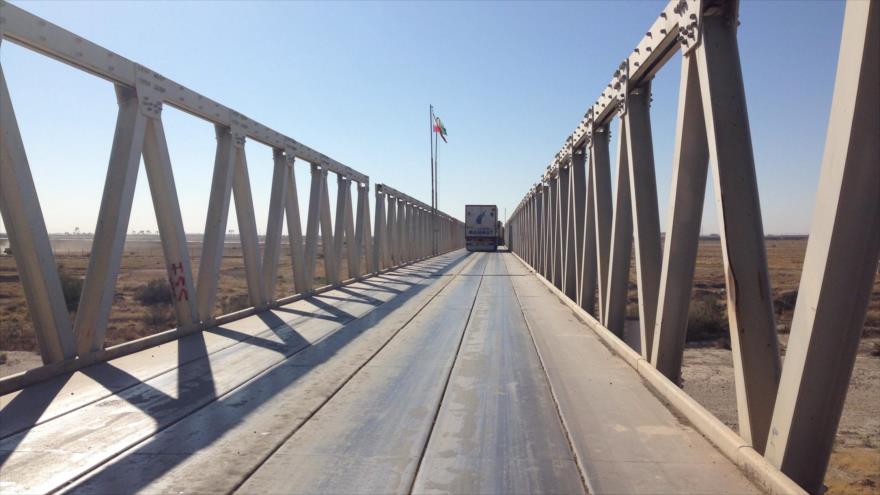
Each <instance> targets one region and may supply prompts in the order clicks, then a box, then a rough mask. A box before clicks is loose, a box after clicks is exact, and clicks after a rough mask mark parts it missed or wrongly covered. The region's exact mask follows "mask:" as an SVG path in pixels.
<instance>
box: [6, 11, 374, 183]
mask: <svg viewBox="0 0 880 495" xmlns="http://www.w3.org/2000/svg"><path fill="white" fill-rule="evenodd" d="M0 34H2V37H3V38H4V39H7V40H9V41H12V42H14V43H17V44H19V45H22V46H24V47H26V48H29V49H31V50H34V51H37V52H40V53H43V54H45V55H47V56H49V57H52V58H55V59H57V60H59V61H61V62H64V63H66V64H69V65H72V66H74V67H76V68H78V69H81V70H83V71H86V72H90V73H92V74H94V75H96V76H99V77H101V78H104V79H107V80H108V81H110V82H112V83H115V84H120V85H123V86H127V87H130V88H137V89H138V90H139V91H138V92H139V94H143V93H146V94H147V96H146V98H147V99H150V98H152V99H153V101H152V103H156V104H161V103H166V104H168V105H171V106H173V107H175V108H178V109H180V110H183V111H184V112H187V113H189V114H192V115H194V116H196V117H200V118H202V119H205V120H207V121H209V122H212V123H214V124H217V125H221V126H225V127H229V128H231V129H232V131H233V134H239V135H240V136H242V137H248V138H250V139H253V140H254V141H257V142H260V143H262V144H265V145H266V146H270V147H272V148H276V149H281V150H286V151H290V152H292V153H293V154H294V155H295V156H296V157H297V158H300V159H302V160H305V161H307V162H309V163H312V164H315V165H318V166H320V167H321V168H325V169H327V170H329V171H331V172H334V173H336V174H339V175H343V176H345V177H348V178H350V179H351V180H353V181H356V182H360V183H362V184H368V183H369V177H367V176H366V175H364V174H362V173H360V172H358V171H356V170H354V169H352V168H351V167H348V166H346V165H343V164H342V163H340V162H338V161H336V160H334V159H332V158H330V157H328V156H327V155H324V154H323V153H320V152H318V151H316V150H313V149H311V148H309V147H308V146H306V145H304V144H302V143H300V142H298V141H296V140H295V139H293V138H290V137H287V136H285V135H284V134H282V133H280V132H278V131H275V130H273V129H271V128H269V127H267V126H265V125H263V124H260V123H259V122H257V121H255V120H252V119H249V118H247V117H245V116H244V115H242V114H240V113H238V112H236V111H235V110H232V109H231V108H228V107H226V106H224V105H221V104H220V103H217V102H216V101H214V100H212V99H210V98H208V97H206V96H203V95H201V94H199V93H197V92H195V91H193V90H191V89H189V88H186V87H185V86H183V85H181V84H178V83H176V82H174V81H172V80H170V79H167V78H165V77H164V76H162V75H161V74H158V73H156V72H154V71H152V70H150V69H148V68H147V67H144V66H142V65H139V64H137V63H135V62H133V61H131V60H129V59H127V58H125V57H123V56H121V55H119V54H117V53H114V52H112V51H110V50H107V49H106V48H104V47H102V46H100V45H98V44H95V43H93V42H91V41H88V40H86V39H83V38H81V37H80V36H77V35H75V34H73V33H71V32H70V31H67V30H66V29H64V28H62V27H60V26H57V25H55V24H52V23H51V22H48V21H46V20H44V19H41V18H40V17H38V16H35V15H33V14H31V13H29V12H27V11H25V10H22V9H20V8H18V7H16V6H15V5H12V4H9V3H6V2H0Z"/></svg>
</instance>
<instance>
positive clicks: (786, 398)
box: [508, 0, 880, 492]
mask: <svg viewBox="0 0 880 495" xmlns="http://www.w3.org/2000/svg"><path fill="white" fill-rule="evenodd" d="M878 11H880V2H876V1H870V2H862V1H850V2H848V3H847V6H846V14H845V19H844V26H843V36H842V40H841V47H840V56H839V62H838V68H837V76H836V82H835V89H834V96H833V102H832V108H831V114H830V119H829V127H828V133H827V138H826V143H825V154H824V157H823V161H822V171H821V176H820V182H819V187H818V193H817V198H816V208H815V213H814V219H813V225H812V229H811V233H810V238H809V243H808V247H807V253H806V258H805V263H804V267H803V274H802V277H801V283H800V288H799V292H798V300H797V305H796V308H795V312H794V318H793V321H792V327H791V335H790V339H789V342H788V348H787V354H786V357H785V366H784V367H782V365H781V363H780V355H779V344H778V341H777V335H776V327H775V323H774V313H773V306H772V300H771V293H770V283H769V278H768V274H767V261H766V254H765V246H764V231H763V226H762V222H761V208H760V204H759V199H758V188H757V184H756V178H755V165H754V156H753V151H752V143H751V136H750V133H749V122H748V116H747V113H746V100H745V90H744V86H743V80H742V71H741V68H740V59H739V51H738V47H737V25H738V2H736V1H720V0H714V1H713V0H672V1H671V2H669V4H668V5H667V6H666V7H665V8H664V10H663V12H662V13H661V14H660V16H659V17H658V18H657V20H656V21H655V22H654V24H653V25H652V26H651V27H650V29H649V30H648V32H647V33H646V34H645V36H644V37H643V38H642V40H641V41H640V42H639V43H638V45H637V47H636V48H635V50H634V51H633V52H632V53H630V54H629V56H628V57H627V58H626V59H625V60H624V61H623V63H622V64H621V65H620V66H619V67H618V68H617V70H616V71H615V72H614V75H613V77H612V79H611V82H610V83H609V84H608V86H607V87H606V88H605V89H604V90H603V91H602V93H601V95H600V96H599V98H598V99H597V100H596V102H595V103H593V104H592V105H590V107H589V108H588V110H587V112H586V114H585V115H584V118H583V120H582V121H581V122H580V123H579V124H578V126H577V127H576V128H575V130H574V132H573V133H572V134H571V135H569V136H568V137H567V139H566V140H565V143H564V145H563V147H562V149H561V150H560V151H559V152H558V153H557V154H556V156H555V157H554V159H553V160H552V161H551V163H550V165H549V166H548V167H547V169H546V171H545V172H544V174H543V175H542V177H541V179H540V180H539V182H538V183H537V184H536V185H535V186H534V187H532V188H531V189H530V190H529V191H528V193H527V194H526V196H525V197H524V198H523V200H522V201H521V202H520V204H519V206H518V207H517V209H516V211H514V213H513V214H512V215H511V219H510V221H509V227H510V228H509V230H508V236H509V240H510V243H511V245H512V248H513V251H514V252H515V253H516V254H517V255H519V256H520V257H521V258H522V259H523V260H525V262H526V263H528V264H529V265H531V266H532V267H533V268H534V269H535V270H536V272H537V273H539V274H540V275H542V276H543V277H545V278H546V279H547V281H548V282H549V283H550V284H552V285H554V286H555V287H556V288H557V289H558V290H559V291H561V292H562V293H564V295H565V296H567V297H568V298H569V299H571V300H572V301H573V302H575V303H576V304H577V305H579V307H580V308H581V309H583V311H584V314H585V315H587V317H588V318H589V319H590V320H591V322H592V324H594V326H596V327H598V328H601V329H606V330H609V331H610V332H611V333H613V334H614V335H616V336H617V337H618V338H619V337H622V335H623V329H624V328H623V327H624V322H625V318H626V302H627V285H628V277H629V270H630V256H631V254H630V253H631V249H632V248H633V247H635V266H636V272H637V289H638V301H639V331H640V332H639V333H640V340H641V357H640V358H639V361H640V362H641V363H645V364H648V365H650V366H651V367H653V368H655V369H656V370H658V371H659V372H660V373H662V374H663V375H665V377H666V379H668V380H669V381H671V382H672V383H679V381H680V377H681V365H682V356H683V352H684V345H685V335H686V331H687V319H688V305H689V302H690V295H691V288H692V282H693V275H694V266H695V261H696V254H697V244H698V240H699V234H700V222H701V218H702V208H703V200H704V193H705V187H706V179H707V170H708V167H709V166H710V165H711V167H712V172H713V173H712V176H713V187H714V191H715V197H716V198H718V199H719V201H718V203H717V214H718V225H719V234H720V240H721V245H722V255H723V268H724V274H725V281H726V289H727V291H726V294H727V308H728V311H727V314H728V319H729V324H730V340H731V348H732V353H733V366H734V371H735V381H736V397H737V409H738V416H739V434H740V435H741V440H742V441H743V444H744V445H747V446H750V447H752V448H753V449H754V451H756V452H757V453H759V454H762V455H763V456H764V459H766V461H768V462H769V464H770V465H772V466H775V467H776V468H779V469H780V470H781V471H782V472H783V473H785V474H786V475H788V477H790V478H791V479H792V480H794V481H795V482H797V483H798V484H799V485H800V486H801V487H803V488H804V489H806V490H808V491H811V492H818V491H820V489H821V486H822V480H823V477H824V473H825V470H826V468H827V465H828V460H829V457H830V453H831V447H832V445H833V440H834V436H835V433H836V430H837V425H838V421H839V419H840V414H841V411H842V408H843V403H844V397H845V395H846V390H847V386H848V383H849V378H850V375H851V372H852V368H853V363H854V360H855V356H856V351H857V347H858V342H859V338H860V334H861V328H862V324H863V322H864V318H865V313H866V308H867V304H868V301H869V298H870V294H871V290H872V285H873V280H874V277H875V274H876V273H877V263H878V252H880V165H878V160H880V158H878V157H880V115H878V109H880V98H878V92H880V90H878V88H880V80H878V67H880V60H878V56H880V55H878V54H880V29H878V26H880V12H878ZM678 51H680V52H681V53H682V64H681V80H680V89H679V97H678V117H677V120H676V138H675V139H676V140H675V148H674V150H675V151H674V157H673V172H672V186H671V194H670V199H669V205H670V210H669V217H668V219H667V223H666V225H665V239H664V240H663V242H664V246H662V249H661V230H660V219H659V214H658V204H657V201H658V200H657V187H656V179H655V172H654V158H653V145H652V135H651V123H650V118H649V103H650V100H651V80H652V79H653V77H654V75H655V74H656V73H657V71H659V70H660V69H661V67H662V66H663V64H664V63H665V62H666V61H667V60H669V58H670V57H671V56H672V55H673V54H674V53H676V52H678ZM613 121H616V123H617V132H618V133H619V134H618V137H619V141H618V149H617V167H616V168H617V170H618V174H617V178H616V182H615V183H614V184H613V187H614V188H615V190H616V194H615V196H614V198H615V199H614V202H613V204H612V194H611V191H612V189H611V188H612V182H611V169H610V163H609V162H610V153H609V129H610V126H611V125H612V122H613ZM594 294H595V296H594ZM638 366H641V365H640V364H639V365H638ZM719 424H720V423H719ZM722 426H723V425H722ZM725 428H726V427H725ZM731 434H732V432H731ZM710 438H711V435H710ZM716 439H717V435H716ZM722 450H724V449H722ZM736 455H741V454H736Z"/></svg>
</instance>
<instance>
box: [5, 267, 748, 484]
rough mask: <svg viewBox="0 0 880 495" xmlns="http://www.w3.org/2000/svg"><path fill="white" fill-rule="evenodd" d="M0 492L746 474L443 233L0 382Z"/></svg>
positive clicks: (560, 316) (597, 347)
mask: <svg viewBox="0 0 880 495" xmlns="http://www.w3.org/2000/svg"><path fill="white" fill-rule="evenodd" d="M0 408H2V409H0V493H3V494H10V493H44V492H53V491H62V492H74V493H122V492H126V493H128V492H135V491H141V492H151V493H156V492H161V493H168V492H175V493H191V492H201V493H205V492H209V493H219V492H241V493H371V494H372V493H408V492H415V493H585V492H592V493H754V492H756V489H755V487H754V486H753V485H752V484H751V483H750V482H749V481H747V480H746V479H745V477H744V475H743V474H742V473H741V472H739V471H738V470H737V469H736V468H735V467H734V465H733V464H732V463H730V462H729V461H727V459H725V458H724V457H722V456H721V454H719V453H718V452H717V451H716V450H715V449H714V448H713V447H712V446H711V445H710V444H709V443H708V442H707V441H706V440H705V439H704V438H703V437H702V436H700V435H699V434H698V433H697V432H695V431H694V430H693V429H692V428H690V427H689V426H687V425H685V424H682V423H681V421H680V420H678V419H677V418H676V417H675V416H673V415H672V413H670V412H669V410H668V409H666V407H665V406H664V405H663V404H662V403H661V402H660V400H658V399H657V398H656V397H655V396H654V395H652V394H651V392H650V391H649V390H648V389H647V388H646V387H645V386H644V385H643V384H642V382H641V380H640V379H639V377H638V375H637V374H636V372H635V371H634V370H632V369H631V368H629V367H628V366H627V365H626V364H624V363H623V361H621V360H620V359H619V358H617V357H616V356H615V355H613V354H612V353H611V352H610V351H609V350H608V349H607V348H606V347H605V346H604V345H603V344H602V343H601V342H600V340H599V339H598V338H597V337H596V336H595V335H594V334H593V333H592V331H591V330H590V329H588V328H587V327H586V326H585V325H584V324H583V323H582V322H580V321H579V320H578V319H576V318H575V316H574V315H573V314H572V313H571V311H570V310H568V309H567V308H566V307H565V306H564V305H563V304H562V303H561V302H560V301H559V300H558V299H557V298H556V296H554V295H553V294H552V293H550V292H549V291H548V290H547V289H546V287H545V286H544V285H543V284H542V283H541V282H540V281H539V280H538V279H537V278H535V275H533V274H531V273H530V272H529V271H528V269H527V268H526V267H525V266H524V265H523V264H522V263H520V262H519V261H518V260H517V259H516V258H515V257H514V256H512V255H510V254H507V253H480V254H470V255H468V254H467V253H464V252H461V251H459V252H455V253H450V254H446V255H443V256H440V257H437V258H434V259H431V260H428V261H424V262H421V263H417V264H415V265H411V266H409V267H406V268H402V269H398V270H396V271H393V272H389V273H386V274H383V275H381V276H378V277H373V278H370V279H367V280H365V281H362V282H358V283H355V284H352V285H349V286H346V287H344V288H340V289H338V290H334V291H331V292H327V293H324V294H322V295H320V296H316V297H311V298H308V299H305V300H301V301H297V302H295V303H292V304H290V305H287V306H285V307H282V308H279V309H277V310H273V311H271V312H266V313H263V314H260V315H256V316H252V317H249V318H245V319H242V320H238V321H236V322H233V323H229V324H226V325H222V326H220V327H217V328H214V329H212V330H209V331H205V332H201V333H197V334H193V335H190V336H187V337H185V338H183V339H180V340H179V341H176V342H170V343H167V344H164V345H161V346H158V347H154V348H151V349H148V350H145V351H142V352H139V353H136V354H132V355H129V356H125V357H122V358H119V359H116V360H113V361H110V362H108V363H104V364H100V365H96V366H92V367H89V368H86V369H84V370H82V371H80V372H76V373H72V374H68V375H64V376H61V377H58V378H56V379H54V380H51V381H48V382H44V383H41V384H39V385H36V386H32V387H29V388H26V389H24V390H22V391H19V392H16V393H13V394H8V395H6V396H3V397H0Z"/></svg>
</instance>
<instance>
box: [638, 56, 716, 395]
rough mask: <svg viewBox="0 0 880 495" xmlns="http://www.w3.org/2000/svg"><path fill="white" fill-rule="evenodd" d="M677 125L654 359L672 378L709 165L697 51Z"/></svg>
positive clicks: (685, 64) (684, 78)
mask: <svg viewBox="0 0 880 495" xmlns="http://www.w3.org/2000/svg"><path fill="white" fill-rule="evenodd" d="M675 129H676V132H675V153H674V155H673V161H672V186H671V187H670V195H669V219H668V221H667V227H666V238H665V240H664V241H665V247H664V249H663V265H662V269H661V275H660V290H659V295H658V300H657V317H656V319H655V325H654V344H653V346H654V347H653V352H652V353H651V364H652V365H653V366H654V367H655V368H657V369H658V370H659V371H660V372H661V373H663V374H664V375H665V376H666V377H667V378H669V379H670V380H672V382H674V383H680V381H681V362H682V357H683V355H684V345H685V338H686V336H687V325H688V308H689V306H690V300H691V289H692V286H693V278H694V269H695V267H696V261H697V247H698V245H699V238H700V224H701V222H702V218H703V200H704V198H705V195H706V174H707V173H708V169H709V149H708V146H707V144H706V127H705V120H704V118H703V102H702V99H701V96H700V81H699V77H698V74H697V66H696V60H695V59H694V56H693V55H688V56H685V57H684V58H683V60H682V64H681V83H680V88H679V95H678V115H677V117H676V124H675Z"/></svg>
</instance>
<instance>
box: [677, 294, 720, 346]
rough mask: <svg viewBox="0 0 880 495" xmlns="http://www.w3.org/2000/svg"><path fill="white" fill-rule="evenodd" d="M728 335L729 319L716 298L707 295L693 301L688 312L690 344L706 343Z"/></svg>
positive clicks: (688, 337) (688, 338) (688, 339)
mask: <svg viewBox="0 0 880 495" xmlns="http://www.w3.org/2000/svg"><path fill="white" fill-rule="evenodd" d="M726 335H727V318H726V317H725V315H724V312H723V311H722V310H721V308H719V306H718V303H717V300H716V298H715V297H714V296H709V295H705V296H702V297H698V298H695V299H694V300H692V301H691V305H690V309H689V311H688V328H687V341H688V342H705V341H710V340H716V339H719V338H723V337H725V336H726Z"/></svg>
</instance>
